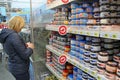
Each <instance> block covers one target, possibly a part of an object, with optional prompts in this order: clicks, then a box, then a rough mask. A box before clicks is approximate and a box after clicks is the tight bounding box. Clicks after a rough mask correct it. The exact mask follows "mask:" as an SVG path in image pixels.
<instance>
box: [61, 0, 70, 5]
mask: <svg viewBox="0 0 120 80" xmlns="http://www.w3.org/2000/svg"><path fill="white" fill-rule="evenodd" d="M61 1H62V2H63V3H65V4H67V3H69V0H61Z"/></svg>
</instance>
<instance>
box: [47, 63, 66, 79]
mask: <svg viewBox="0 0 120 80" xmlns="http://www.w3.org/2000/svg"><path fill="white" fill-rule="evenodd" d="M46 67H47V68H48V69H49V70H50V71H51V72H52V74H54V75H55V76H56V77H57V79H58V80H65V79H63V78H62V75H61V74H59V73H58V72H57V71H56V70H55V69H54V68H52V67H51V66H50V65H49V64H47V63H46Z"/></svg>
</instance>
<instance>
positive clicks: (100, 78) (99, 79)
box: [46, 45, 108, 80]
mask: <svg viewBox="0 0 120 80" xmlns="http://www.w3.org/2000/svg"><path fill="white" fill-rule="evenodd" d="M46 48H47V49H48V50H50V51H51V52H53V53H55V54H56V55H58V56H60V55H61V52H59V51H60V50H59V51H58V50H57V51H56V49H55V48H54V47H52V46H51V45H47V46H46ZM66 56H67V60H68V62H69V63H71V64H73V65H74V66H76V67H78V68H79V69H81V70H83V71H85V72H86V73H88V74H90V75H91V76H93V77H95V78H96V79H97V80H108V79H106V78H105V77H104V76H103V75H100V74H97V72H96V71H93V70H91V69H90V68H88V67H85V66H84V65H83V64H81V63H80V62H79V61H78V60H77V59H76V58H75V57H72V56H70V55H66Z"/></svg>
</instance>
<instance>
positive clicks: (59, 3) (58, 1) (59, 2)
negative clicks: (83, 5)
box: [47, 0, 75, 9]
mask: <svg viewBox="0 0 120 80" xmlns="http://www.w3.org/2000/svg"><path fill="white" fill-rule="evenodd" d="M72 1H75V0H69V2H68V3H71V2H72ZM64 4H65V3H63V2H62V0H55V1H53V2H52V3H51V4H47V9H55V8H58V7H60V6H62V5H64Z"/></svg>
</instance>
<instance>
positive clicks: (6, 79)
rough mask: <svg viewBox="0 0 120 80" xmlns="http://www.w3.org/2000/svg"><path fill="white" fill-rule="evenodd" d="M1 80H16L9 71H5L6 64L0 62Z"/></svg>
mask: <svg viewBox="0 0 120 80" xmlns="http://www.w3.org/2000/svg"><path fill="white" fill-rule="evenodd" d="M0 80H15V78H14V77H13V76H12V75H11V74H10V72H9V71H7V69H5V67H4V64H3V63H1V62H0Z"/></svg>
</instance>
